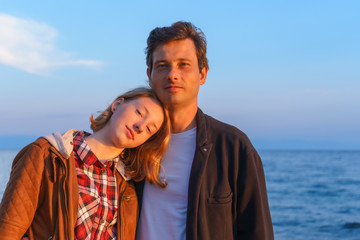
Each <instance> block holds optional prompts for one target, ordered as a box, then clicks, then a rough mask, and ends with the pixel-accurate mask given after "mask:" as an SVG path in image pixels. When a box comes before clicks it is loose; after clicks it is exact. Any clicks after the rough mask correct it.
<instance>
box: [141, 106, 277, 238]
mask: <svg viewBox="0 0 360 240" xmlns="http://www.w3.org/2000/svg"><path fill="white" fill-rule="evenodd" d="M196 121H197V135H196V150H195V156H194V161H193V164H192V169H191V173H190V179H189V193H188V195H189V197H188V210H187V221H186V239H187V240H208V239H211V240H217V239H219V240H229V239H230V240H231V239H259V240H266V239H274V233H273V228H272V222H271V217H270V210H269V204H268V198H267V193H266V185H265V178H264V170H263V166H262V162H261V159H260V157H259V155H258V153H257V152H256V150H255V149H254V147H253V146H252V144H251V142H250V140H249V139H248V137H247V136H246V135H245V134H244V133H243V132H241V131H240V130H239V129H237V128H235V127H234V126H231V125H228V124H225V123H223V122H220V121H218V120H216V119H214V118H212V117H210V116H208V115H206V114H204V113H203V112H202V111H201V110H200V109H198V111H197V114H196ZM143 188H144V182H140V183H137V185H136V191H137V194H138V199H139V206H140V207H141V203H142V193H143ZM145 201H146V199H145ZM155 214H156V213H155ZM169 220H170V219H169Z"/></svg>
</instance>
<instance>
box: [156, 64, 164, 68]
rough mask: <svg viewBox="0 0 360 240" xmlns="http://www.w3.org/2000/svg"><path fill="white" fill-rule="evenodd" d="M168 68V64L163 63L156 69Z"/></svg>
mask: <svg viewBox="0 0 360 240" xmlns="http://www.w3.org/2000/svg"><path fill="white" fill-rule="evenodd" d="M165 67H166V64H165V63H162V64H158V65H157V66H156V68H160V69H161V68H165Z"/></svg>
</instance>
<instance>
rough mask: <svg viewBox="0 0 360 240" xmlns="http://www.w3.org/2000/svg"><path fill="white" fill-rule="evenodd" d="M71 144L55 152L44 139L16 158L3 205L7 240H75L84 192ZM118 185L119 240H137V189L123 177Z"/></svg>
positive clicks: (0, 226)
mask: <svg viewBox="0 0 360 240" xmlns="http://www.w3.org/2000/svg"><path fill="white" fill-rule="evenodd" d="M65 135H66V134H65ZM65 135H64V136H65ZM67 135H68V136H70V135H71V132H70V133H69V132H68V133H67ZM64 139H65V140H64ZM69 139H71V138H70V137H67V138H63V139H61V141H63V142H60V144H55V145H58V146H56V148H55V147H54V146H53V145H54V144H53V145H52V144H50V143H49V141H47V140H46V139H44V138H39V139H38V140H36V141H35V142H34V143H31V144H29V145H28V146H26V147H25V148H23V149H22V150H21V151H20V152H19V153H18V155H17V156H16V157H15V159H14V162H13V166H12V170H11V175H10V180H9V182H8V185H7V187H6V190H5V192H4V195H3V199H2V201H1V205H0V238H1V239H2V240H10V239H14V240H15V239H16V240H18V239H21V237H22V236H23V235H24V233H25V232H27V233H28V235H29V237H30V239H36V240H38V239H61V240H65V239H74V229H75V223H76V219H77V214H78V198H79V190H78V182H77V176H76V170H75V162H74V156H73V153H72V151H68V153H67V154H66V151H64V149H66V146H68V145H69V144H72V142H71V141H70V140H69ZM56 141H58V140H56ZM58 143H59V142H58ZM64 146H65V147H64ZM67 149H68V150H69V149H70V148H69V147H68V148H67ZM64 152H65V153H64ZM64 156H68V157H64ZM116 180H117V185H118V187H117V189H118V197H119V205H118V206H119V207H118V222H117V239H135V231H136V225H137V220H138V205H137V198H136V194H135V189H134V184H133V182H132V181H125V180H124V179H123V178H122V177H121V175H120V174H119V172H118V171H116Z"/></svg>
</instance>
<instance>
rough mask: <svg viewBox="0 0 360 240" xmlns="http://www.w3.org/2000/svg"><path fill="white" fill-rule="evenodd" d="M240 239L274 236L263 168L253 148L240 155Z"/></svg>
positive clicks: (263, 239)
mask: <svg viewBox="0 0 360 240" xmlns="http://www.w3.org/2000/svg"><path fill="white" fill-rule="evenodd" d="M239 158H240V159H239V161H240V166H239V175H238V182H237V185H238V195H237V196H238V197H237V219H236V225H237V226H236V227H237V239H252V240H254V239H258V240H267V239H269V240H271V239H274V232H273V226H272V222H271V216H270V210H269V203H268V197H267V192H266V184H265V176H264V169H263V165H262V162H261V159H260V156H259V155H258V153H257V152H256V151H255V149H253V147H251V148H250V149H246V150H245V151H244V152H243V153H242V154H241V153H240V156H239Z"/></svg>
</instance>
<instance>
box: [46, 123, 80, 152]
mask: <svg viewBox="0 0 360 240" xmlns="http://www.w3.org/2000/svg"><path fill="white" fill-rule="evenodd" d="M76 131H77V130H76V129H70V130H69V131H67V132H66V133H64V134H61V133H58V132H56V133H52V134H49V135H46V136H44V138H45V139H46V140H48V142H49V143H50V144H51V145H52V146H53V147H54V148H55V149H56V150H57V151H58V152H59V153H60V154H61V156H63V157H64V158H65V159H68V158H69V157H70V155H71V153H72V151H73V138H74V132H76Z"/></svg>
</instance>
